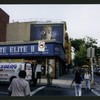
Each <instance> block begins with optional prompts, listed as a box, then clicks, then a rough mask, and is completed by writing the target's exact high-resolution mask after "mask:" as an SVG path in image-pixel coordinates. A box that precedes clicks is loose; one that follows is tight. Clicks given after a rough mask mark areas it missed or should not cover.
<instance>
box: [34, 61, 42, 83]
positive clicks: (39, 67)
mask: <svg viewBox="0 0 100 100" xmlns="http://www.w3.org/2000/svg"><path fill="white" fill-rule="evenodd" d="M35 78H36V79H37V81H38V80H39V83H41V61H40V60H39V61H37V65H36V69H35Z"/></svg>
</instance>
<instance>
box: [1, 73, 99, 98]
mask: <svg viewBox="0 0 100 100" xmlns="http://www.w3.org/2000/svg"><path fill="white" fill-rule="evenodd" d="M67 77H68V79H69V78H70V75H69V76H68V75H67ZM94 78H95V81H96V85H95V86H94V87H93V88H92V90H91V91H86V89H85V87H82V96H100V87H99V86H100V82H98V81H99V80H100V77H99V76H97V75H95V77H94ZM60 81H61V82H63V79H60ZM69 84H70V83H69ZM7 88H8V84H0V96H9V94H8V90H7ZM30 88H31V94H30V95H31V96H75V95H74V91H75V90H74V86H72V87H70V86H66V87H64V84H63V83H62V86H61V84H60V85H56V84H55V85H54V84H53V85H50V86H48V85H47V84H44V85H43V84H42V85H41V84H37V86H33V85H30Z"/></svg>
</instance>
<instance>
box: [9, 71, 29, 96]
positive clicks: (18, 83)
mask: <svg viewBox="0 0 100 100" xmlns="http://www.w3.org/2000/svg"><path fill="white" fill-rule="evenodd" d="M25 77H26V71H24V70H21V71H20V72H19V74H18V77H17V78H14V79H13V80H12V82H11V84H10V86H9V87H8V90H9V91H10V92H12V93H11V96H29V95H30V86H29V82H28V81H26V80H25Z"/></svg>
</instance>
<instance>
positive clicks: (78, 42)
mask: <svg viewBox="0 0 100 100" xmlns="http://www.w3.org/2000/svg"><path fill="white" fill-rule="evenodd" d="M70 41H71V46H73V47H74V48H75V52H76V51H79V47H80V46H81V45H83V44H85V41H84V40H83V39H73V38H71V39H70Z"/></svg>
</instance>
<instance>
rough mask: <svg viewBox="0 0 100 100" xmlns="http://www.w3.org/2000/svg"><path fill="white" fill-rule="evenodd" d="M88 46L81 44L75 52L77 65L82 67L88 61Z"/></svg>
mask: <svg viewBox="0 0 100 100" xmlns="http://www.w3.org/2000/svg"><path fill="white" fill-rule="evenodd" d="M86 54H87V53H86V47H85V46H84V45H81V46H80V47H79V51H76V53H75V58H74V64H75V65H76V66H79V67H81V66H82V65H84V64H85V61H86V58H87V57H86V56H87V55H86Z"/></svg>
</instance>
